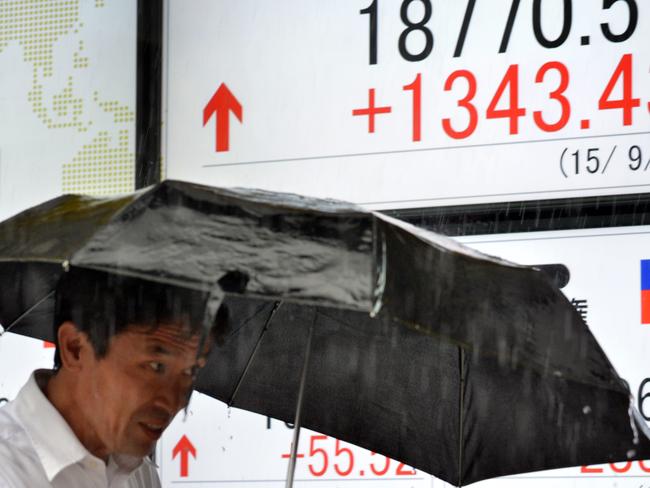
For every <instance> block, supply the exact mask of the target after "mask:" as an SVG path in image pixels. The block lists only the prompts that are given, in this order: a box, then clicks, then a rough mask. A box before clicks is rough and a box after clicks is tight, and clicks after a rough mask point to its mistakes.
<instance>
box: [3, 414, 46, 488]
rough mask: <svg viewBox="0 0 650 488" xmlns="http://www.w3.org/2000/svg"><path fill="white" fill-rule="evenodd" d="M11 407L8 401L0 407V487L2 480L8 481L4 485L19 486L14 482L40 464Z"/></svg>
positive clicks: (17, 481) (20, 479) (19, 480)
mask: <svg viewBox="0 0 650 488" xmlns="http://www.w3.org/2000/svg"><path fill="white" fill-rule="evenodd" d="M12 407H13V405H12V403H11V402H10V403H8V404H7V405H5V406H3V407H2V408H0V488H2V486H3V482H4V483H5V484H7V483H8V485H6V486H21V485H18V484H15V483H19V482H21V481H23V480H22V477H23V476H22V475H23V474H25V473H30V472H33V470H34V468H35V467H36V466H38V467H40V464H41V463H40V460H39V459H38V455H37V454H36V452H35V451H34V449H33V447H32V445H31V442H30V440H29V436H28V435H27V433H26V432H25V429H24V428H23V427H22V425H20V423H19V422H18V420H17V419H16V417H15V415H14V412H13V408H12Z"/></svg>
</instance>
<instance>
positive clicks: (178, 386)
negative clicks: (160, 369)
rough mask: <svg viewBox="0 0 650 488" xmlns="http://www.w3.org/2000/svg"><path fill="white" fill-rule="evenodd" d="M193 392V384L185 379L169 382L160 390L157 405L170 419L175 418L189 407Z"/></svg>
mask: <svg viewBox="0 0 650 488" xmlns="http://www.w3.org/2000/svg"><path fill="white" fill-rule="evenodd" d="M191 391H192V387H191V384H190V382H188V381H187V380H186V379H185V378H177V379H176V380H175V381H167V382H165V383H164V384H162V385H161V386H160V388H159V389H158V392H157V395H156V405H157V406H159V407H161V408H164V409H165V411H166V412H168V413H169V415H170V417H173V416H174V415H176V414H177V413H178V411H179V410H181V409H182V408H184V407H185V406H186V405H187V403H188V401H189V399H190V393H191Z"/></svg>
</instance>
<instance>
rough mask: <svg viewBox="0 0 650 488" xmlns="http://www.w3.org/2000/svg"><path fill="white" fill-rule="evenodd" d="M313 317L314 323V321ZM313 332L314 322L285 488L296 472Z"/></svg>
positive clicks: (303, 372) (308, 343) (299, 396)
mask: <svg viewBox="0 0 650 488" xmlns="http://www.w3.org/2000/svg"><path fill="white" fill-rule="evenodd" d="M315 320H316V319H315V317H314V321H315ZM313 332H314V322H312V323H311V325H310V326H309V338H308V339H307V348H306V351H305V361H304V363H303V365H302V374H301V376H300V389H299V390H298V404H297V405H296V417H295V421H294V425H293V428H294V430H293V442H292V443H291V456H290V457H289V467H288V468H287V484H286V488H292V487H293V476H294V474H295V472H296V458H297V454H298V440H299V438H300V425H301V422H302V404H303V400H304V396H305V384H306V383H307V367H308V365H309V355H310V354H311V338H312V335H313Z"/></svg>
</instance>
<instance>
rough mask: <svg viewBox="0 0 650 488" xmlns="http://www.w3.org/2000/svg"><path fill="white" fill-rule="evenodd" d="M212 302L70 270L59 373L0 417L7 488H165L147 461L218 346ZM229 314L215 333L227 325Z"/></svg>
mask: <svg viewBox="0 0 650 488" xmlns="http://www.w3.org/2000/svg"><path fill="white" fill-rule="evenodd" d="M206 299H207V297H206V294H202V293H198V292H193V291H188V290H181V289H172V288H170V287H169V286H166V285H161V284H156V283H152V282H145V281H142V280H137V279H133V278H123V277H116V276H114V275H108V274H104V273H100V272H94V271H90V272H89V271H80V270H76V269H71V270H70V271H69V272H68V273H66V275H65V276H64V277H63V279H62V280H61V281H60V283H59V286H58V287H57V292H56V312H55V328H56V337H57V349H56V353H55V369H54V371H47V370H39V371H36V372H34V374H33V375H32V377H31V378H30V379H29V381H28V382H27V384H26V385H25V386H24V387H23V388H22V390H21V391H20V393H19V394H18V396H17V397H16V399H15V400H13V401H12V402H9V403H8V404H7V405H6V406H4V407H3V408H2V409H0V487H2V488H5V487H11V488H15V487H30V488H40V487H51V486H54V487H66V488H75V487H91V486H92V487H95V486H96V487H110V488H117V487H145V486H146V487H150V486H152V487H157V486H160V481H159V479H158V476H157V473H156V470H155V466H154V464H153V463H152V462H151V461H150V460H149V459H148V457H147V455H148V454H150V453H151V452H152V450H153V448H154V446H155V443H156V441H157V440H158V439H159V438H160V436H161V435H162V433H163V431H164V430H165V428H166V427H167V426H168V425H169V424H170V422H171V421H172V419H173V418H174V416H175V415H176V413H178V411H179V410H181V409H182V408H184V407H185V406H186V405H187V402H188V399H189V395H190V393H191V391H192V385H193V381H194V377H195V374H196V372H197V370H198V369H199V368H201V367H202V366H203V365H204V364H205V361H206V359H205V356H206V354H207V352H208V347H209V345H210V343H211V342H212V338H208V339H206V340H203V339H204V337H205V334H204V333H203V331H204V327H203V322H204V317H203V314H204V309H205V304H206V303H205V301H206ZM224 320H225V318H224V309H223V308H222V312H221V313H219V314H218V320H216V321H215V326H213V327H212V329H211V332H214V331H216V330H217V326H218V324H220V323H223V321H224Z"/></svg>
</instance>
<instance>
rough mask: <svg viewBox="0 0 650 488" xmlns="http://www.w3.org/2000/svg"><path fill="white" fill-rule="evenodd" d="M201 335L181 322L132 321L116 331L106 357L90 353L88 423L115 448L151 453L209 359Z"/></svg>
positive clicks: (111, 450) (86, 373) (104, 444)
mask: <svg viewBox="0 0 650 488" xmlns="http://www.w3.org/2000/svg"><path fill="white" fill-rule="evenodd" d="M199 342H200V340H199V337H198V336H191V337H188V334H187V331H186V330H185V329H183V328H181V327H178V326H175V325H161V326H159V327H158V328H157V329H155V330H152V329H151V328H150V327H142V326H131V327H129V328H127V329H126V331H125V332H121V333H120V334H118V335H116V336H114V337H113V338H112V339H111V341H110V343H109V347H108V351H107V354H106V356H104V357H103V358H99V359H98V358H96V357H90V356H91V355H88V357H87V358H86V359H85V361H86V362H87V363H88V364H87V367H85V368H84V371H83V373H82V375H81V377H80V378H79V380H80V381H83V383H84V384H83V389H84V391H86V392H87V394H88V398H87V400H85V401H84V402H85V404H84V405H83V406H82V408H83V410H84V411H85V412H84V413H85V417H86V418H87V420H88V423H89V424H91V425H89V426H88V427H89V428H90V429H92V431H94V432H95V433H96V435H97V439H96V441H98V442H99V443H100V444H101V445H102V447H103V448H104V449H106V451H107V452H109V453H120V454H130V455H133V456H145V455H147V454H148V453H150V452H151V450H152V448H153V446H154V444H155V442H156V441H157V440H158V439H159V438H160V436H161V435H162V432H163V431H164V429H165V428H166V427H167V426H168V425H169V423H170V422H171V421H172V419H173V418H174V416H175V415H176V413H178V411H179V410H181V409H182V408H183V407H185V405H186V404H187V401H188V399H189V395H190V393H191V389H192V383H193V378H194V376H195V374H196V371H197V369H199V368H201V367H202V366H203V365H204V364H205V358H204V355H203V353H204V352H205V351H202V354H199V351H198V348H199Z"/></svg>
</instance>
